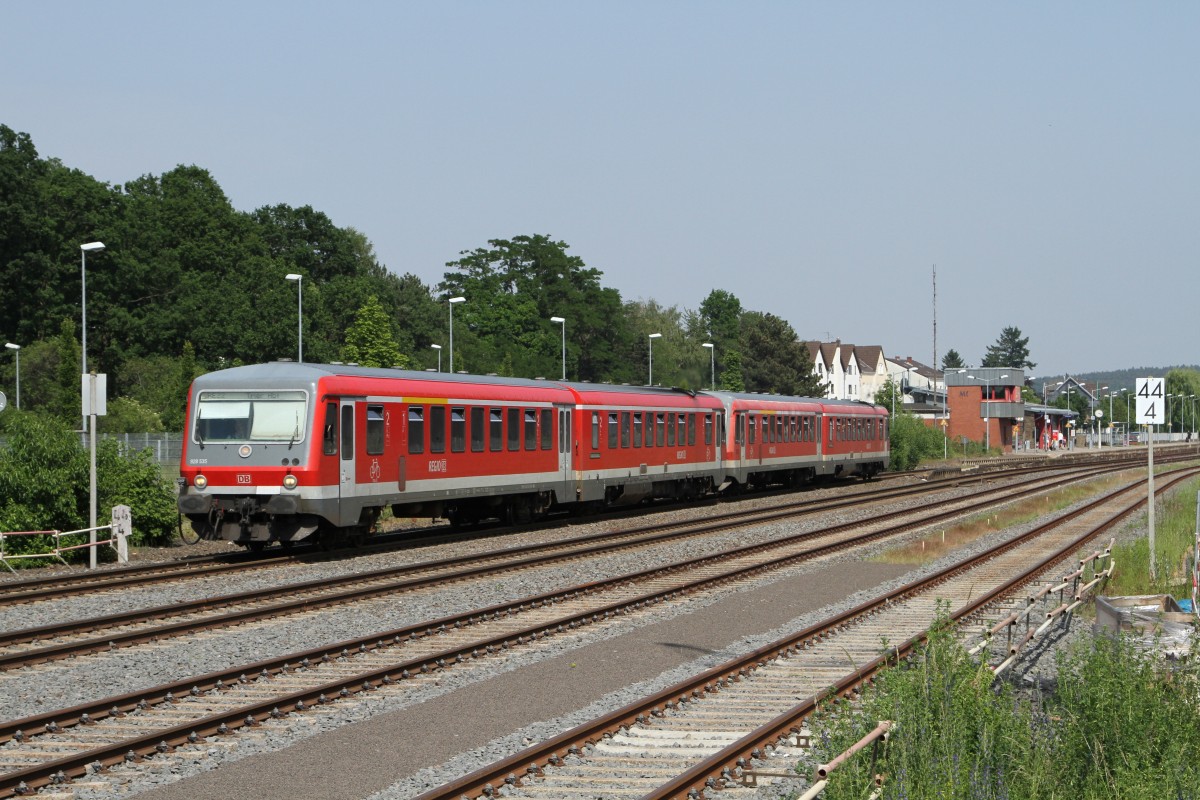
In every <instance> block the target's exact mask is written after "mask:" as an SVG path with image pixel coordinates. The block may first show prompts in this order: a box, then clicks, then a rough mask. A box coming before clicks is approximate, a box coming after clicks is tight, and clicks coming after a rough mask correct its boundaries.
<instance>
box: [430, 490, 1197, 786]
mask: <svg viewBox="0 0 1200 800" xmlns="http://www.w3.org/2000/svg"><path fill="white" fill-rule="evenodd" d="M1198 473H1200V469H1191V470H1187V471H1184V472H1182V473H1181V474H1179V475H1177V476H1175V477H1174V478H1173V479H1172V480H1170V481H1168V482H1167V485H1164V486H1163V487H1162V488H1161V489H1159V490H1158V491H1156V493H1155V494H1156V496H1158V495H1160V494H1161V493H1163V492H1165V491H1167V490H1168V489H1169V488H1171V487H1172V486H1174V485H1176V484H1177V483H1179V482H1180V481H1183V480H1187V479H1189V478H1191V477H1192V476H1194V475H1196V474H1198ZM1144 484H1145V481H1138V482H1136V483H1134V484H1131V485H1130V486H1127V487H1125V488H1122V489H1118V490H1116V491H1114V492H1110V493H1108V494H1106V495H1105V496H1103V497H1101V498H1099V499H1097V500H1095V501H1093V502H1091V503H1088V504H1086V505H1085V506H1083V507H1082V508H1080V509H1077V510H1075V511H1073V512H1071V513H1072V514H1079V513H1081V512H1082V511H1086V510H1089V509H1094V508H1098V507H1100V506H1101V505H1102V504H1104V503H1106V502H1109V501H1110V500H1111V499H1113V498H1116V497H1118V496H1119V495H1121V494H1124V493H1128V492H1131V491H1134V490H1136V489H1138V488H1140V487H1141V486H1143V485H1144ZM1145 503H1146V499H1145V498H1140V499H1138V500H1137V501H1135V502H1133V503H1132V504H1130V505H1129V506H1128V507H1126V508H1125V509H1124V510H1123V511H1121V512H1119V513H1118V514H1115V515H1113V516H1112V517H1111V518H1110V519H1109V520H1108V521H1107V522H1105V523H1104V524H1103V525H1101V526H1099V527H1097V528H1094V529H1093V530H1091V531H1089V532H1088V533H1087V534H1085V535H1084V536H1082V537H1077V538H1076V539H1075V540H1074V541H1072V542H1071V543H1069V544H1067V545H1065V546H1064V547H1062V548H1060V549H1059V550H1057V551H1056V552H1055V554H1053V555H1052V556H1050V557H1049V558H1047V559H1044V560H1043V561H1041V562H1039V563H1038V564H1037V565H1035V566H1033V567H1030V568H1029V569H1027V570H1025V571H1024V572H1022V573H1020V574H1019V575H1017V576H1016V577H1014V578H1012V579H1011V580H1009V581H1007V582H1005V583H1004V584H1002V585H1001V586H998V587H996V588H993V589H992V590H990V591H988V592H985V593H983V594H981V595H980V597H979V598H978V599H977V600H975V601H973V602H971V603H969V604H968V605H966V606H964V607H962V608H960V609H959V610H958V611H957V612H955V613H954V614H953V615H952V616H953V618H954V619H961V618H963V617H965V616H968V615H970V614H973V613H975V612H977V611H978V610H979V609H981V608H983V607H984V606H986V605H988V604H989V603H992V602H994V601H995V599H996V598H997V597H999V596H1002V595H1003V594H1005V593H1006V592H1008V591H1011V587H1013V586H1016V585H1020V584H1021V583H1024V582H1026V581H1028V580H1029V579H1030V578H1031V576H1036V575H1038V574H1041V573H1042V572H1044V571H1045V570H1046V569H1048V568H1050V567H1051V566H1053V564H1056V563H1058V562H1060V561H1061V560H1062V559H1063V558H1064V557H1065V556H1066V555H1068V554H1070V553H1071V552H1073V551H1074V550H1076V549H1077V548H1078V547H1079V546H1080V544H1081V543H1083V542H1085V541H1087V540H1089V539H1091V538H1094V537H1095V536H1097V535H1100V534H1102V533H1104V532H1105V531H1107V530H1108V529H1109V528H1111V527H1112V526H1113V525H1115V524H1116V523H1117V522H1118V521H1120V520H1121V519H1123V518H1125V517H1127V516H1128V515H1130V514H1132V513H1133V512H1134V511H1136V510H1138V509H1139V508H1141V507H1142V506H1144V505H1145ZM1061 523H1062V518H1058V519H1056V520H1053V521H1051V522H1047V523H1045V524H1043V525H1040V526H1038V527H1036V528H1034V529H1033V530H1031V531H1028V532H1027V533H1024V534H1021V535H1020V536H1017V537H1014V538H1013V539H1011V540H1009V541H1007V542H1004V543H1001V544H999V545H997V546H995V547H993V548H989V549H988V550H987V551H985V552H983V553H980V554H978V555H976V556H974V557H972V558H970V559H968V560H966V561H963V562H960V563H959V564H955V565H951V566H950V567H947V568H946V569H944V570H940V571H938V572H936V573H934V574H931V575H929V576H926V577H925V578H923V579H921V580H919V581H915V582H913V583H911V584H908V585H906V586H903V587H900V588H897V589H895V590H893V591H890V592H886V593H884V594H882V595H879V596H878V597H876V598H874V599H872V600H868V601H866V602H864V603H860V604H859V605H857V606H855V607H854V608H852V609H850V610H848V611H845V612H842V613H840V614H838V615H836V616H834V617H832V618H830V619H829V620H826V621H823V622H821V623H818V624H816V625H812V626H810V627H808V628H806V629H804V630H803V631H800V632H798V633H796V634H793V635H791V636H788V637H785V638H784V639H782V640H779V641H777V642H774V643H772V644H770V645H767V646H764V647H761V648H758V649H756V650H754V651H753V652H751V653H747V654H745V655H743V656H740V657H738V658H736V659H732V660H731V661H729V662H726V663H725V664H722V665H719V666H717V667H714V668H712V669H710V670H707V671H705V672H703V673H701V674H699V675H697V676H694V677H692V678H688V679H685V680H684V681H681V682H679V683H677V684H675V685H673V686H670V687H667V688H666V689H663V690H661V691H658V692H655V693H654V694H652V695H649V696H647V697H645V698H642V699H641V700H638V701H635V702H634V703H631V704H629V705H627V706H625V707H623V708H621V709H617V710H615V711H613V712H610V713H608V714H606V715H604V716H602V717H599V718H597V719H596V720H593V721H592V722H589V723H585V724H583V725H580V726H578V727H576V728H573V729H572V730H569V731H566V732H564V733H562V734H560V735H559V736H556V737H553V738H552V739H549V740H547V741H545V742H542V743H539V744H537V745H534V746H533V747H530V748H527V749H525V750H522V751H520V752H518V753H515V754H513V755H511V756H509V757H506V758H504V759H501V760H499V761H497V762H495V763H493V764H491V765H488V766H485V767H482V768H481V769H479V770H476V771H475V772H473V773H470V774H469V775H465V776H463V777H461V778H459V779H457V780H455V781H452V782H450V783H447V784H445V785H443V786H441V787H438V788H436V789H433V790H431V791H429V792H426V793H424V794H421V795H419V796H418V797H417V798H415V799H414V800H460V798H470V797H479V796H485V795H486V796H495V795H496V793H497V792H499V791H500V787H501V786H502V785H504V784H517V783H520V782H521V781H522V780H523V779H525V778H528V777H535V776H536V775H538V774H539V773H540V772H541V771H542V769H543V768H544V767H545V766H546V765H548V764H549V765H554V764H558V763H561V762H562V761H563V759H564V758H566V757H567V756H568V755H570V754H572V753H579V752H581V751H582V748H583V747H585V746H587V745H589V744H591V743H594V742H597V741H599V740H600V739H601V738H602V737H604V736H605V735H608V734H611V733H613V732H615V731H618V730H620V729H621V728H623V727H627V726H629V725H632V724H634V723H637V722H642V721H645V720H649V719H651V718H652V717H654V716H657V715H659V714H661V713H663V712H664V711H665V710H666V709H669V708H672V707H677V706H679V705H681V704H687V703H689V702H692V701H694V700H698V699H700V698H702V697H703V696H704V695H705V694H708V693H711V692H715V691H719V689H720V688H721V686H722V685H723V684H724V685H727V684H728V682H729V681H731V680H737V679H739V678H740V677H743V676H745V675H747V674H749V673H750V672H752V671H754V670H755V669H756V668H757V667H758V666H759V665H760V664H763V663H766V662H767V661H770V660H773V659H775V658H780V657H787V655H788V654H789V653H792V652H795V651H797V650H799V649H801V648H803V647H804V645H805V643H806V642H809V641H812V640H814V639H818V638H820V637H822V636H825V635H827V634H828V633H829V632H830V631H832V630H834V629H837V628H841V627H843V626H846V625H848V624H849V623H851V622H852V621H853V620H854V619H855V618H858V617H862V616H864V615H867V614H869V613H871V612H872V611H873V610H874V609H876V608H879V607H880V606H884V605H887V604H890V603H894V602H896V601H898V600H900V599H902V598H904V597H906V596H908V595H911V594H914V593H917V592H919V591H924V590H925V589H927V588H928V587H931V586H935V585H937V584H940V583H942V582H944V581H945V580H946V579H948V578H949V577H952V576H954V575H957V574H959V573H962V572H964V571H966V570H968V569H970V568H971V566H972V565H975V564H979V563H983V562H985V561H987V560H990V559H992V558H994V557H995V556H996V555H998V554H1000V553H1003V552H1006V551H1008V550H1011V549H1013V548H1015V547H1018V546H1020V545H1021V544H1023V543H1025V542H1027V541H1030V540H1032V539H1034V538H1036V537H1038V536H1041V535H1043V534H1044V533H1045V532H1046V531H1048V530H1050V529H1051V528H1053V527H1055V526H1057V525H1059V524H1061ZM921 638H922V637H913V638H910V639H909V640H907V641H906V642H905V643H904V644H902V645H900V646H897V647H896V648H895V649H894V650H889V653H888V654H885V655H881V656H879V657H878V658H876V659H875V660H874V661H873V662H871V663H869V664H867V665H866V666H864V667H862V668H860V669H858V670H854V671H852V672H849V673H847V674H846V675H845V676H844V677H843V678H841V679H840V680H838V681H837V682H835V683H834V684H833V686H834V689H835V691H836V692H837V693H838V694H841V695H846V694H847V693H851V692H853V691H854V690H855V689H856V688H857V687H859V686H861V685H862V684H863V683H864V682H866V681H868V680H870V678H871V677H872V676H873V675H874V674H875V672H876V671H877V670H878V669H879V668H880V667H882V666H883V665H884V664H885V663H889V662H894V661H895V659H896V658H898V657H902V656H904V655H905V654H906V653H908V652H910V651H911V649H912V648H913V647H914V646H915V645H916V644H917V643H918V642H919V640H920V639H921ZM826 696H829V695H828V693H826V694H822V695H819V696H818V695H814V696H811V697H809V698H807V699H806V700H804V701H802V702H801V703H799V704H797V705H796V706H795V707H794V708H792V709H791V710H789V711H787V712H784V713H783V714H780V715H778V716H776V717H775V718H774V719H772V720H771V721H770V722H769V723H767V724H766V725H764V726H762V727H761V728H758V729H756V730H755V731H753V732H751V733H748V734H747V735H746V736H744V737H742V738H740V739H739V740H737V741H736V742H734V743H733V744H731V745H729V746H728V747H726V748H724V749H722V750H721V751H719V752H718V753H716V754H714V755H713V756H711V757H709V758H707V759H705V760H704V761H703V762H701V763H700V764H697V765H695V766H694V767H693V768H691V769H689V770H688V771H687V772H685V773H683V774H681V775H679V776H677V777H676V778H675V779H673V780H671V781H669V782H668V783H665V784H663V785H662V786H661V787H660V788H659V790H657V791H655V792H653V793H651V794H648V795H646V796H644V797H643V800H665V799H666V798H679V799H680V800H683V799H684V798H688V799H689V800H695V798H699V797H704V796H706V794H705V793H706V791H708V790H711V789H713V788H719V786H720V781H721V780H722V777H721V776H723V775H731V774H732V772H733V771H734V770H736V769H739V768H741V767H742V766H743V765H745V764H747V763H749V761H750V759H752V758H754V757H755V756H756V755H757V754H761V753H762V752H763V749H764V748H765V747H766V746H767V745H769V744H771V743H773V742H776V741H778V740H779V738H781V736H783V735H788V734H798V733H799V731H800V725H801V722H802V721H803V719H804V718H805V717H807V716H808V714H810V713H811V712H812V710H813V709H814V708H815V706H816V703H817V702H818V701H819V700H820V699H822V698H823V697H826Z"/></svg>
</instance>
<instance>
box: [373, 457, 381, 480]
mask: <svg viewBox="0 0 1200 800" xmlns="http://www.w3.org/2000/svg"><path fill="white" fill-rule="evenodd" d="M382 471H383V470H382V469H381V468H380V466H379V459H378V458H373V459H371V480H372V481H378V480H379V475H380V473H381V472H382Z"/></svg>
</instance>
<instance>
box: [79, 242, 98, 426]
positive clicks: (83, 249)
mask: <svg viewBox="0 0 1200 800" xmlns="http://www.w3.org/2000/svg"><path fill="white" fill-rule="evenodd" d="M103 249H104V242H88V243H87V244H81V245H79V251H80V262H79V284H80V287H81V291H80V302H81V305H82V312H83V313H82V322H83V333H82V334H81V337H82V344H83V370H82V372H81V373H80V374H82V375H87V374H88V371H87V254H88V253H99V252H100V251H102V250H103ZM82 430H85V431H86V430H87V414H84V415H83V428H82Z"/></svg>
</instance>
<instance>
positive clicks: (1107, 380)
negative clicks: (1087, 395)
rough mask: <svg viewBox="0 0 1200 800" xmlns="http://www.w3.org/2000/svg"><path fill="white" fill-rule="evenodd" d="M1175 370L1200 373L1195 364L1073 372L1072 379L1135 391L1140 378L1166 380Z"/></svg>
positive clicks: (1055, 378)
mask: <svg viewBox="0 0 1200 800" xmlns="http://www.w3.org/2000/svg"><path fill="white" fill-rule="evenodd" d="M1173 369H1190V370H1195V371H1196V372H1200V366H1198V365H1195V364H1181V365H1179V366H1175V367H1130V368H1129V369H1118V370H1111V371H1108V372H1073V373H1071V377H1072V378H1074V379H1075V380H1077V381H1080V382H1091V383H1095V384H1096V385H1097V386H1107V387H1108V388H1109V389H1110V390H1112V391H1118V392H1119V391H1120V390H1122V389H1128V390H1129V391H1131V392H1132V391H1133V389H1134V387H1135V386H1136V385H1137V383H1136V382H1137V379H1138V378H1165V377H1166V376H1167V373H1168V372H1170V371H1171V370H1173ZM1042 380H1043V378H1041V377H1040V376H1039V378H1038V380H1037V383H1038V385H1039V386H1040V385H1041V382H1042ZM1044 380H1045V381H1046V382H1047V383H1054V382H1055V381H1059V380H1062V376H1061V375H1051V376H1047V377H1046V378H1045V379H1044Z"/></svg>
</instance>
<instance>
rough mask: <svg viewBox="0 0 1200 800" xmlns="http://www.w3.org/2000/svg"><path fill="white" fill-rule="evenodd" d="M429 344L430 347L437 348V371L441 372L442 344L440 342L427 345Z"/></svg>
mask: <svg viewBox="0 0 1200 800" xmlns="http://www.w3.org/2000/svg"><path fill="white" fill-rule="evenodd" d="M429 346H430V347H432V348H433V349H434V350H437V353H438V372H441V371H442V346H441V345H440V344H431V345H429Z"/></svg>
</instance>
